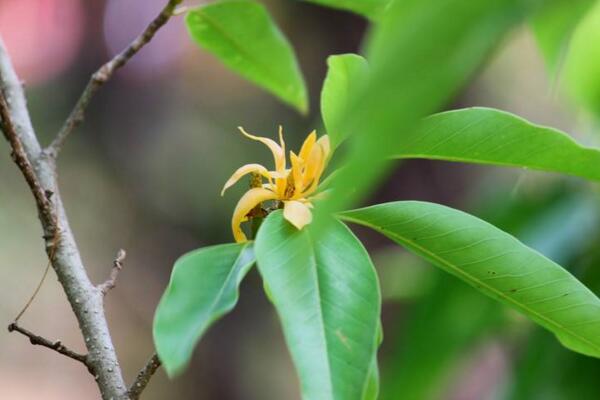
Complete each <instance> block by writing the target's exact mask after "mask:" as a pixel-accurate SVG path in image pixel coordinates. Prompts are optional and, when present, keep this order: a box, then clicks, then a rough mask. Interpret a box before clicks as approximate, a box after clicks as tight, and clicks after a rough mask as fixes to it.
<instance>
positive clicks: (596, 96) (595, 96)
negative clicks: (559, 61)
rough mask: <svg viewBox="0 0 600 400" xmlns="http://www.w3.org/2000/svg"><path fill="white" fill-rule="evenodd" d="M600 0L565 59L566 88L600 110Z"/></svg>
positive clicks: (589, 13) (597, 111)
mask: <svg viewBox="0 0 600 400" xmlns="http://www.w3.org/2000/svg"><path fill="white" fill-rule="evenodd" d="M598 41H600V2H596V4H595V6H594V7H593V8H592V9H591V10H590V11H589V12H588V13H587V14H586V16H585V18H583V20H582V21H581V22H580V23H579V26H578V27H577V29H576V30H575V32H574V34H573V37H572V39H571V44H570V47H569V52H568V53H567V56H566V59H565V63H564V81H563V82H564V84H565V87H566V89H567V90H568V91H569V92H570V93H571V94H572V95H573V96H574V97H575V98H576V99H577V100H579V101H580V102H581V103H582V104H583V105H585V106H587V107H589V108H590V109H591V110H592V111H594V112H595V113H597V114H600V74H599V73H598V71H600V46H598V45H597V43H598Z"/></svg>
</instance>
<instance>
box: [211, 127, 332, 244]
mask: <svg viewBox="0 0 600 400" xmlns="http://www.w3.org/2000/svg"><path fill="white" fill-rule="evenodd" d="M238 129H239V130H240V131H241V132H242V134H244V135H245V136H246V137H248V138H250V139H252V140H256V141H258V142H261V143H263V144H264V145H266V146H267V147H268V148H269V150H271V152H272V153H273V158H274V160H275V170H274V171H271V170H268V169H267V168H265V167H264V166H262V165H260V164H246V165H244V166H242V167H240V168H239V169H238V170H237V171H235V172H234V173H233V175H232V176H231V178H229V180H228V181H227V182H226V183H225V186H224V187H223V190H222V192H221V196H222V195H223V194H224V193H225V191H226V190H227V189H228V188H230V187H231V186H233V185H234V184H235V183H236V182H237V181H238V180H240V178H242V177H243V176H245V175H248V174H254V175H255V176H258V177H259V181H260V182H259V183H258V184H257V185H253V186H257V187H252V188H251V189H250V190H248V191H247V192H246V193H245V194H244V195H243V196H242V198H241V199H240V201H239V202H238V203H237V206H236V207H235V210H234V212H233V217H232V219H231V229H232V230H233V237H234V238H235V241H236V242H244V241H246V240H248V239H247V238H246V235H245V234H244V232H243V231H242V227H241V224H242V222H245V221H247V220H248V219H249V215H248V214H249V213H250V212H251V211H252V210H253V209H254V208H255V207H257V206H259V205H260V204H261V203H263V202H265V201H270V200H274V201H279V202H281V204H282V205H283V216H284V217H285V219H287V220H288V221H289V222H290V223H292V225H294V226H295V227H296V228H298V229H302V228H303V227H304V226H306V225H307V224H309V223H310V222H311V221H312V212H311V210H310V209H311V208H312V206H313V205H312V203H311V199H314V197H315V193H316V191H317V188H318V186H319V182H320V179H321V177H322V175H323V171H324V170H325V167H326V166H327V161H328V160H329V154H330V145H329V137H328V136H327V135H324V136H322V137H321V138H319V139H318V140H317V133H316V131H312V132H311V133H310V134H309V135H308V137H307V138H306V140H305V141H304V143H303V144H302V147H301V148H300V152H299V153H298V154H296V153H294V152H293V151H290V164H291V167H290V168H286V157H285V142H284V141H283V131H282V128H281V126H280V127H279V144H278V143H276V142H275V141H274V140H271V139H269V138H264V137H259V136H254V135H251V134H249V133H248V132H246V131H245V130H244V128H242V127H239V128H238ZM263 179H266V183H263V182H264V181H263Z"/></svg>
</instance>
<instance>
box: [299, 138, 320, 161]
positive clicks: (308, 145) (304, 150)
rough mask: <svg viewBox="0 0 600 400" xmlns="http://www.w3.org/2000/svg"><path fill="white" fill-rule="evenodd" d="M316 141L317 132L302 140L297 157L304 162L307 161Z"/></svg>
mask: <svg viewBox="0 0 600 400" xmlns="http://www.w3.org/2000/svg"><path fill="white" fill-rule="evenodd" d="M316 141H317V131H312V132H311V133H310V134H309V135H308V137H307V138H306V139H305V140H304V143H303V144H302V147H301V148H300V153H299V154H298V156H299V157H300V158H301V159H303V160H304V161H306V160H308V156H309V155H310V152H311V150H312V148H313V146H314V145H315V142H316Z"/></svg>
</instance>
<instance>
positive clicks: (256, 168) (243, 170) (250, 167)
mask: <svg viewBox="0 0 600 400" xmlns="http://www.w3.org/2000/svg"><path fill="white" fill-rule="evenodd" d="M252 172H256V173H258V174H261V175H262V176H264V177H265V178H267V179H269V181H270V180H271V174H270V173H269V171H268V170H267V169H266V168H265V167H263V166H262V165H260V164H246V165H243V166H241V167H240V168H238V169H237V171H235V172H234V173H233V175H231V178H229V179H228V180H227V182H225V185H224V186H223V190H221V196H223V194H225V191H226V190H227V189H229V188H230V187H232V186H233V185H235V184H236V182H237V181H239V180H240V179H241V178H242V177H243V176H245V175H248V174H251V173H252Z"/></svg>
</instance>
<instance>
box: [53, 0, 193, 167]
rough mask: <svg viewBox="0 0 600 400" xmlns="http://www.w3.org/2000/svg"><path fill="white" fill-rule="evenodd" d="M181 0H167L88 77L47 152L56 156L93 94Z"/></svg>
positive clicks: (150, 38) (166, 20)
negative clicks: (118, 49)
mask: <svg viewBox="0 0 600 400" xmlns="http://www.w3.org/2000/svg"><path fill="white" fill-rule="evenodd" d="M182 1H183V0H169V2H168V3H167V5H166V6H165V7H164V8H163V9H162V11H161V12H160V14H158V16H157V17H156V18H154V20H153V21H152V22H151V23H150V25H148V26H147V27H146V29H145V30H144V31H143V32H142V33H141V34H140V35H139V36H138V37H137V38H136V39H135V40H134V41H133V42H131V44H130V45H129V46H127V48H126V49H125V50H123V51H122V52H121V53H119V54H118V55H117V56H115V57H114V58H113V59H112V60H110V61H108V62H107V63H106V64H104V65H103V66H102V67H100V69H98V70H97V71H96V72H95V73H94V74H93V75H92V77H91V78H90V80H89V82H88V84H87V86H86V87H85V89H84V90H83V93H82V94H81V96H80V97H79V100H77V103H76V104H75V107H74V108H73V110H72V111H71V114H70V115H69V117H68V118H67V120H66V121H65V123H64V125H63V127H62V128H61V130H60V131H59V132H58V135H57V136H56V138H55V139H54V141H53V142H52V143H51V144H50V146H49V147H48V149H47V152H48V154H50V155H51V156H52V157H54V158H56V157H57V155H58V153H59V152H60V150H61V148H62V146H63V144H64V143H65V141H66V140H67V137H69V135H70V134H71V132H72V131H73V130H74V129H75V128H77V126H79V124H81V122H83V119H84V117H85V111H86V109H87V107H88V105H89V104H90V101H91V100H92V98H93V97H94V94H95V93H96V92H97V91H98V89H100V88H101V87H102V86H103V85H104V84H105V83H106V82H108V81H109V79H110V78H111V77H112V76H113V74H114V73H115V71H116V70H117V69H119V68H121V67H123V66H124V65H125V64H127V62H128V61H129V60H130V59H131V58H132V57H133V56H134V55H136V54H137V52H138V51H140V50H141V49H142V48H143V47H144V46H145V45H146V44H148V43H150V41H151V40H152V38H153V37H154V35H155V34H156V32H158V30H159V29H160V28H161V27H162V26H163V25H165V24H166V23H167V22H168V21H169V19H170V18H171V17H172V16H173V15H174V13H173V12H174V10H175V7H177V5H178V4H180V3H181V2H182Z"/></svg>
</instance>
